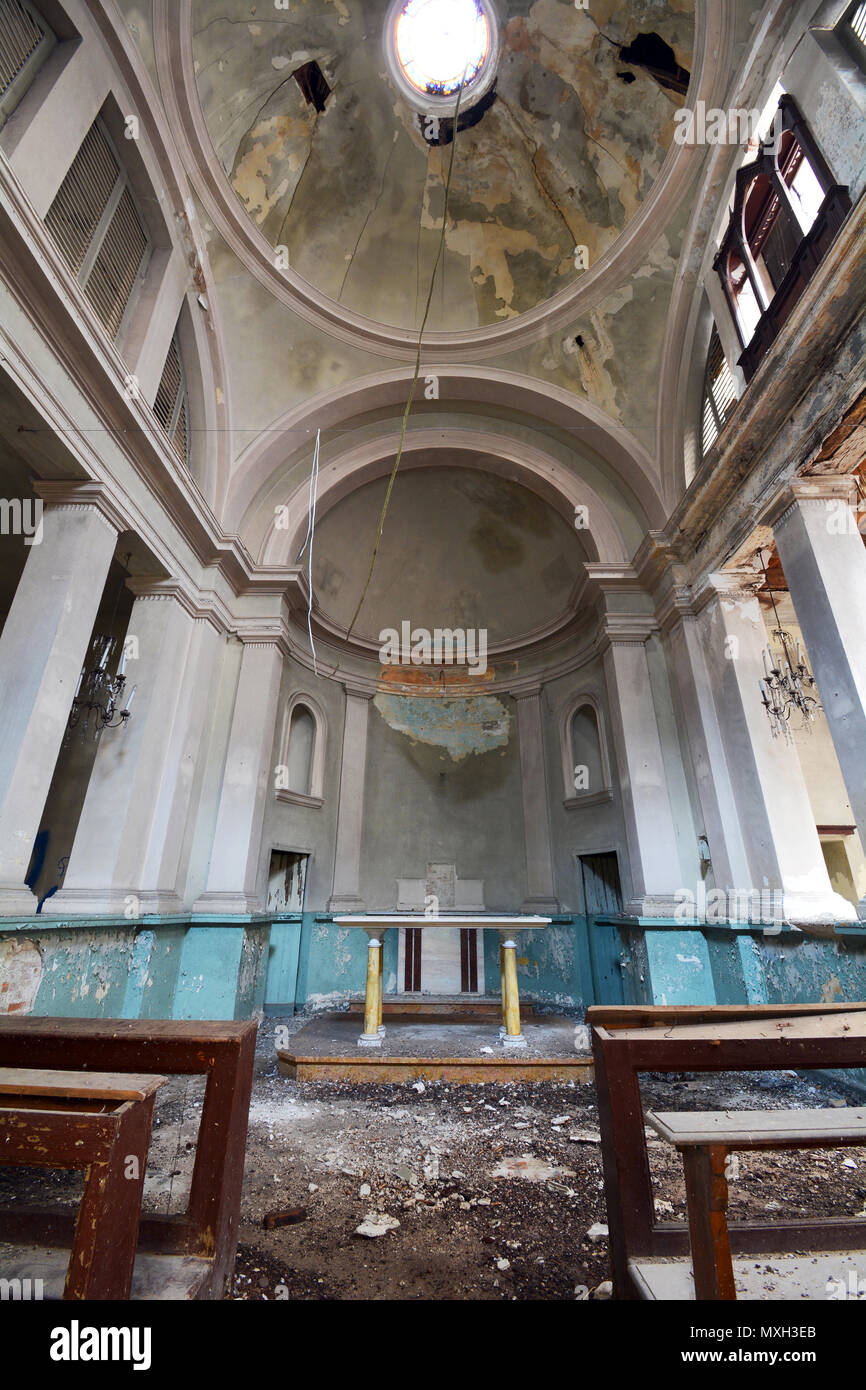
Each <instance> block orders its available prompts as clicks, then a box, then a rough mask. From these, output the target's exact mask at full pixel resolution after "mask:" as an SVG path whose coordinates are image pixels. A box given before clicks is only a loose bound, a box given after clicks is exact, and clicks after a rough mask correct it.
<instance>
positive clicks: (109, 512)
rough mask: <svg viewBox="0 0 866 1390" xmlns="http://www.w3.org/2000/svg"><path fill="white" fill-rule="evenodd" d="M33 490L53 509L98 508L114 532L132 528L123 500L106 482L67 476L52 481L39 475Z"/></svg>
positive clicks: (117, 533)
mask: <svg viewBox="0 0 866 1390" xmlns="http://www.w3.org/2000/svg"><path fill="white" fill-rule="evenodd" d="M33 490H34V492H35V493H36V495H37V497H41V498H42V501H43V502H44V503H45V505H46V506H47V507H49V508H50V509H51V510H52V511H60V510H65V509H67V508H69V507H76V508H77V507H83V508H87V509H88V510H90V511H96V512H98V513H99V515H100V516H101V517H102V520H103V521H105V522H106V523H107V525H108V526H109V528H110V529H111V530H112V531H113V532H114V533H115V535H119V534H120V533H121V532H122V531H127V530H129V522H128V520H127V516H126V511H125V509H124V507H123V504H122V503H121V502H120V500H119V499H118V498H116V497H115V496H113V495H112V492H111V491H110V489H109V488H108V487H106V485H105V483H96V482H78V481H66V480H64V481H62V482H49V481H48V480H47V479H44V478H36V479H34V481H33Z"/></svg>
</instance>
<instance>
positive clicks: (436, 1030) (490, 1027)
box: [287, 1013, 589, 1059]
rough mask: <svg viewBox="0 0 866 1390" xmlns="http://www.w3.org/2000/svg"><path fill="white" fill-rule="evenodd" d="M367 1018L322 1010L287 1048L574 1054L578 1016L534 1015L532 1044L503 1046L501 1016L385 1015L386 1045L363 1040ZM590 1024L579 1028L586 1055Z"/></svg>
mask: <svg viewBox="0 0 866 1390" xmlns="http://www.w3.org/2000/svg"><path fill="white" fill-rule="evenodd" d="M363 1026H364V1025H363V1019H362V1018H361V1017H359V1015H357V1014H354V1013H353V1014H349V1013H328V1014H320V1015H319V1016H318V1017H317V1018H314V1019H312V1020H311V1021H310V1022H309V1023H307V1024H305V1025H304V1027H303V1028H301V1029H300V1031H299V1032H297V1033H296V1034H295V1035H294V1037H293V1038H292V1039H291V1044H290V1047H289V1048H288V1049H287V1051H289V1052H291V1053H292V1054H293V1055H294V1056H296V1057H354V1056H363V1055H364V1054H365V1053H367V1054H369V1055H372V1056H376V1057H380V1058H384V1057H419V1058H420V1057H424V1058H446V1057H478V1058H479V1059H480V1058H483V1057H487V1056H490V1055H493V1056H499V1057H503V1056H505V1057H512V1056H520V1057H522V1058H530V1057H531V1058H574V1057H576V1056H577V1055H578V1047H576V1045H575V1026H576V1025H575V1023H574V1020H573V1019H569V1018H562V1017H560V1016H559V1015H557V1014H541V1015H533V1016H532V1017H531V1018H528V1019H524V1021H523V1024H522V1028H523V1036H524V1037H525V1038H526V1044H527V1045H526V1047H525V1048H520V1049H514V1050H512V1049H511V1048H509V1047H503V1046H502V1043H501V1040H500V1036H499V1026H500V1025H499V1017H498V1015H496V1014H494V1015H493V1016H492V1017H487V1018H485V1017H478V1016H475V1017H468V1018H464V1017H460V1016H454V1015H448V1014H445V1015H431V1016H430V1017H425V1016H424V1015H418V1014H395V1013H389V1014H387V1015H386V1016H385V1034H384V1037H383V1038H382V1044H381V1046H380V1047H371V1048H367V1047H364V1046H361V1045H360V1044H359V1042H358V1039H359V1037H360V1035H361V1033H362V1032H363ZM583 1036H584V1030H582V1029H581V1031H580V1032H579V1033H578V1035H577V1037H578V1042H579V1043H580V1044H581V1046H580V1055H582V1056H588V1055H589V1054H588V1053H587V1051H586V1049H585V1048H584V1047H583V1046H582V1041H583Z"/></svg>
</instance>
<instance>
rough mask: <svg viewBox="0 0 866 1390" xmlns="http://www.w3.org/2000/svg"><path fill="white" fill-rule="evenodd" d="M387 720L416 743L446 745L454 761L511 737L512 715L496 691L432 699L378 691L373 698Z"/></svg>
mask: <svg viewBox="0 0 866 1390" xmlns="http://www.w3.org/2000/svg"><path fill="white" fill-rule="evenodd" d="M373 704H374V705H375V706H376V708H377V710H378V711H379V713H380V714H381V716H382V718H383V719H384V720H385V723H386V724H387V725H388V726H389V727H390V728H392V729H394V730H395V732H396V733H398V734H405V735H406V737H407V738H409V739H411V740H412V742H413V743H428V744H432V745H433V747H435V748H444V749H445V750H446V752H447V753H448V755H449V757H450V758H451V759H452V761H453V762H455V763H457V762H460V761H461V760H462V759H463V758H467V757H469V756H470V755H471V754H475V753H490V752H492V750H493V749H495V748H503V747H504V746H505V745H506V744H507V743H508V740H509V736H510V730H511V715H510V714H509V712H508V710H507V709H506V708H505V706H504V705H503V704H502V701H501V700H497V699H496V697H495V696H493V695H478V696H475V697H473V698H471V699H466V700H443V699H438V700H431V699H427V700H425V699H420V698H416V697H414V696H405V695H381V694H380V695H377V696H376V697H375V699H374V701H373Z"/></svg>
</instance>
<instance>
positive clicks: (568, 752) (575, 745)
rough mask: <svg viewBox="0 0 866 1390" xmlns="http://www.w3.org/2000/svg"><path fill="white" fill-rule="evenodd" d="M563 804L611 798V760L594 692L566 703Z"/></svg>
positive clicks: (592, 803)
mask: <svg viewBox="0 0 866 1390" xmlns="http://www.w3.org/2000/svg"><path fill="white" fill-rule="evenodd" d="M560 742H561V745H562V772H563V787H564V793H565V795H564V805H565V806H566V807H568V808H569V809H571V808H573V807H586V806H597V805H600V804H601V803H603V802H605V801H610V800H611V799H612V795H613V793H612V791H611V785H610V761H609V759H608V754H607V739H606V735H605V729H604V719H603V716H602V712H601V708H600V706H599V703H598V701H597V699H596V698H595V696H594V695H590V694H581V695H577V696H575V697H574V698H573V699H571V700H569V701H568V703H567V704H566V706H565V708H564V710H563V715H562V720H561V724H560Z"/></svg>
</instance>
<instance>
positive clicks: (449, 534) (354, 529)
mask: <svg viewBox="0 0 866 1390" xmlns="http://www.w3.org/2000/svg"><path fill="white" fill-rule="evenodd" d="M386 486H387V479H385V478H379V479H376V480H375V481H372V482H369V483H366V484H364V485H363V486H361V487H359V488H358V489H357V490H356V491H354V492H352V493H351V494H350V495H349V496H347V497H344V498H343V499H342V500H341V501H340V502H337V503H336V505H335V506H334V507H332V508H331V510H330V511H329V512H328V513H327V514H326V515H325V516H324V518H323V519H321V520H320V521H319V523H318V525H317V527H316V536H315V540H314V550H313V555H314V559H313V589H314V593H315V599H316V604H317V607H318V609H319V610H320V611H321V612H322V613H323V614H324V615H325V616H326V617H327V618H329V619H330V620H331V621H332V622H333V623H335V624H337V625H338V626H339V627H341V628H343V629H345V628H348V626H349V623H350V622H351V619H352V616H353V614H354V612H355V609H356V607H357V604H358V600H359V599H360V597H361V594H362V592H363V589H364V583H365V580H366V578H367V574H368V572H369V567H370V557H371V554H372V550H373V545H374V543H375V539H376V530H377V526H378V522H379V515H380V512H381V507H382V501H383V498H384V495H385V488H386ZM585 559H586V554H585V552H584V550H583V547H582V546H581V544H580V542H579V540H578V535H577V532H576V531H575V530H574V528H573V527H570V526H569V525H568V523H567V522H566V521H565V520H564V518H563V517H562V516H561V515H560V514H559V512H557V511H555V510H554V508H553V507H552V506H551V505H550V503H549V502H546V501H545V500H543V499H542V498H541V497H539V496H538V495H537V494H536V493H534V492H531V491H530V490H529V489H528V488H525V487H523V486H522V485H520V484H518V483H514V482H511V481H509V480H507V479H504V478H500V477H497V476H495V475H494V474H490V473H486V472H481V471H478V470H474V469H469V468H460V467H441V466H439V467H435V468H413V469H411V470H407V471H406V472H405V473H401V475H400V477H399V479H398V485H397V486H396V487H395V488H394V491H393V493H392V496H391V501H390V504H389V507H388V512H387V516H386V519H385V528H384V531H383V535H382V543H381V547H380V550H379V555H378V558H377V561H376V565H375V568H374V571H373V578H372V581H371V583H370V588H369V591H368V593H367V597H366V598H365V600H364V604H363V606H362V608H361V611H360V614H359V616H358V620H357V623H356V625H355V634H356V635H357V636H358V637H362V638H367V639H373V640H375V641H378V640H379V635H380V633H382V632H384V631H386V630H389V629H390V630H396V631H398V632H399V631H400V629H401V625H402V624H403V623H404V622H408V623H410V624H411V626H412V627H413V628H425V629H427V630H428V631H430V632H432V631H433V630H434V629H436V628H462V629H466V628H473V629H485V630H486V632H487V642H488V645H489V646H491V647H492V646H502V645H505V646H508V645H510V644H512V643H516V642H519V641H520V640H522V639H525V638H526V637H527V636H528V635H529V634H532V633H537V632H543V631H545V630H547V629H549V628H551V627H552V626H556V625H557V624H558V623H559V622H561V621H562V619H563V618H564V616H565V615H566V614H567V612H568V608H569V599H570V596H571V594H572V591H573V589H574V586H575V583H576V581H577V579H578V577H579V575H580V574H581V573H582V562H583V561H584V560H585Z"/></svg>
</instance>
